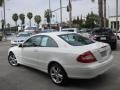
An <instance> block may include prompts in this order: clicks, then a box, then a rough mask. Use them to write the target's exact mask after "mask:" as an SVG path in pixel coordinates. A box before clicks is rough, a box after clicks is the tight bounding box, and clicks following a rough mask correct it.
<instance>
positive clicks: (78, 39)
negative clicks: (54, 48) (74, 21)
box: [59, 34, 94, 46]
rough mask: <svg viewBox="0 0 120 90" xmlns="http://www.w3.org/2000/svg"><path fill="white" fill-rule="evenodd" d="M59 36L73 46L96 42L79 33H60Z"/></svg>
mask: <svg viewBox="0 0 120 90" xmlns="http://www.w3.org/2000/svg"><path fill="white" fill-rule="evenodd" d="M59 37H60V38H62V39H63V40H64V41H65V42H67V43H68V44H70V45H72V46H83V45H88V44H92V43H94V42H93V41H91V40H90V39H88V38H85V37H82V36H80V35H79V34H64V35H59Z"/></svg>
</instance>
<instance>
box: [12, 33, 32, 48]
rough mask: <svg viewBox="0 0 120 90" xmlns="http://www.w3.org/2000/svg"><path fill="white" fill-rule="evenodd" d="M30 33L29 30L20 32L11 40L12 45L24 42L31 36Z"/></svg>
mask: <svg viewBox="0 0 120 90" xmlns="http://www.w3.org/2000/svg"><path fill="white" fill-rule="evenodd" d="M30 35H31V34H30V33H28V32H20V33H18V35H17V36H16V37H15V38H14V39H13V40H11V45H12V46H15V45H18V44H20V43H23V42H24V41H25V40H26V39H27V38H28V37H30Z"/></svg>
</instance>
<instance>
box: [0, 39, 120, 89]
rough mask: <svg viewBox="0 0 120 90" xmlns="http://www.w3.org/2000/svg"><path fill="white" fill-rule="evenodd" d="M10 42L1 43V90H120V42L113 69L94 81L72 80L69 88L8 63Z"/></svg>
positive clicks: (31, 70)
mask: <svg viewBox="0 0 120 90" xmlns="http://www.w3.org/2000/svg"><path fill="white" fill-rule="evenodd" d="M9 47H10V42H9V41H3V42H0V90H120V58H119V56H120V41H119V42H118V49H117V50H115V51H113V55H114V61H113V67H112V68H111V69H110V70H109V71H108V72H106V73H104V74H103V75H100V76H98V77H96V78H94V79H89V80H81V79H79V80H78V79H77V80H75V79H72V80H70V81H69V83H68V85H67V86H64V87H61V86H56V85H55V84H53V83H52V82H51V80H50V79H49V77H48V75H47V74H45V73H43V72H40V71H38V70H35V69H32V68H29V67H26V66H22V65H21V66H19V67H12V66H10V65H9V63H8V61H7V51H8V48H9Z"/></svg>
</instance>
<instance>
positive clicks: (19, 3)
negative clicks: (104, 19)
mask: <svg viewBox="0 0 120 90" xmlns="http://www.w3.org/2000/svg"><path fill="white" fill-rule="evenodd" d="M5 1H6V23H10V24H11V25H12V26H13V25H15V23H14V22H13V20H12V15H13V14H14V13H17V14H21V13H24V14H25V15H27V13H28V12H32V13H33V15H34V16H35V15H40V16H41V17H42V22H41V23H46V21H45V19H44V11H45V10H46V9H48V8H49V0H5ZM115 1H116V0H107V16H108V15H109V16H113V15H115V6H116V5H115ZM118 1H119V0H118ZM59 2H60V0H51V10H52V11H53V10H55V9H57V8H59V7H60V5H59ZM97 3H98V2H97V0H96V2H95V3H92V2H91V0H73V1H72V17H73V18H75V17H76V16H81V15H82V17H83V18H84V17H85V16H86V15H87V14H88V13H90V12H91V11H93V12H94V13H96V14H98V4H97ZM119 3H120V2H119ZM67 5H68V0H62V6H63V7H66V6H67ZM119 11H120V10H119ZM2 14H3V11H2V8H0V20H1V18H3V15H2ZM53 14H54V15H55V16H56V17H54V18H53V19H52V22H53V23H55V22H56V21H57V22H59V21H60V13H59V11H56V12H54V13H53ZM68 18H69V16H68V13H67V12H66V8H63V21H66V20H68ZM32 22H33V23H32V24H33V25H34V18H32ZM28 23H29V20H28V19H27V18H26V24H28ZM18 24H20V20H19V21H18Z"/></svg>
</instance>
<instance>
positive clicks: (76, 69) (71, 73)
mask: <svg viewBox="0 0 120 90" xmlns="http://www.w3.org/2000/svg"><path fill="white" fill-rule="evenodd" d="M112 59H113V56H111V57H110V58H109V59H108V60H106V61H104V62H102V63H98V64H96V65H90V66H89V65H88V66H87V67H86V68H81V67H80V66H66V67H65V71H66V73H67V75H68V77H69V78H81V79H90V78H94V77H96V76H98V75H101V74H103V73H104V72H106V71H107V70H108V69H110V68H111V66H112Z"/></svg>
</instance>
